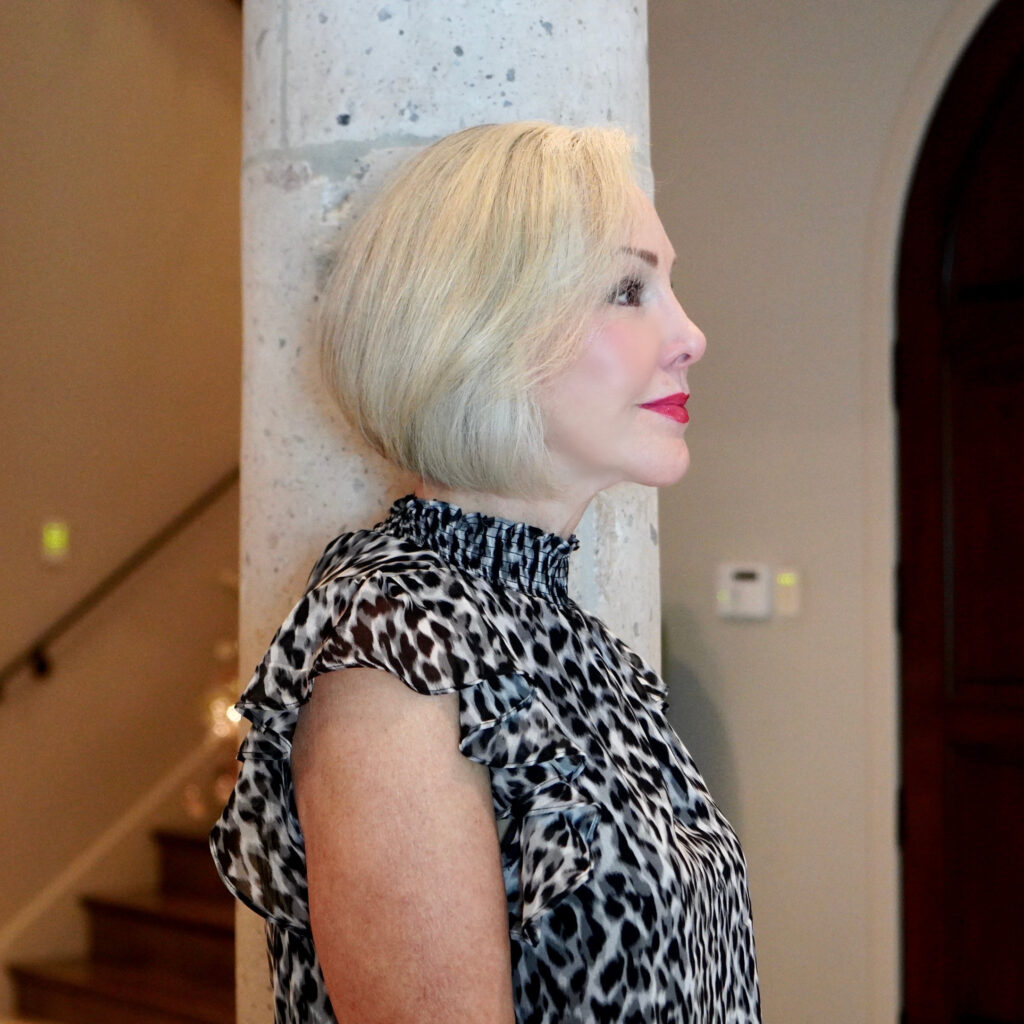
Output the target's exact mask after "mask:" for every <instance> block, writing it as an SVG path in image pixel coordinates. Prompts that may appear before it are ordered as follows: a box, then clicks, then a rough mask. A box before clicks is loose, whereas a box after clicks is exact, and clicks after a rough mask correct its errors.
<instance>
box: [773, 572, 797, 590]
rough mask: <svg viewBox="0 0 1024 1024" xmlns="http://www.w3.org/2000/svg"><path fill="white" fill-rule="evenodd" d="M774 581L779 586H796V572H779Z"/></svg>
mask: <svg viewBox="0 0 1024 1024" xmlns="http://www.w3.org/2000/svg"><path fill="white" fill-rule="evenodd" d="M775 582H776V583H778V585H779V586H780V587H795V586H796V573H795V572H780V573H779V574H778V576H776V577H775Z"/></svg>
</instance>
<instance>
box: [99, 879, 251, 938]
mask: <svg viewBox="0 0 1024 1024" xmlns="http://www.w3.org/2000/svg"><path fill="white" fill-rule="evenodd" d="M82 902H83V904H84V905H85V906H86V907H88V908H92V907H95V908H99V909H111V910H116V911H117V912H119V913H121V914H126V915H131V916H133V917H140V918H148V919H153V920H160V921H173V922H175V923H177V924H182V925H195V926H196V927H203V928H209V929H213V930H215V931H219V932H225V933H228V932H230V933H232V934H233V933H234V930H235V907H234V901H233V900H232V899H231V897H230V896H229V895H228V892H227V890H226V889H225V890H224V899H223V900H207V899H200V898H195V897H191V896H175V895H170V894H167V893H159V892H144V893H135V894H132V895H129V896H122V895H114V896H107V895H103V896H86V897H84V898H83V900H82Z"/></svg>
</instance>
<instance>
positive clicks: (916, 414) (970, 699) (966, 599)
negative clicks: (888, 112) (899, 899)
mask: <svg viewBox="0 0 1024 1024" xmlns="http://www.w3.org/2000/svg"><path fill="white" fill-rule="evenodd" d="M898 321H899V341H898V346H897V366H896V382H897V390H898V395H899V398H898V403H899V453H900V456H899V457H900V479H899V494H900V567H901V572H900V594H901V597H900V621H901V658H900V671H901V680H902V711H901V738H902V772H903V823H904V829H903V894H904V906H903V926H904V996H905V1007H906V1017H905V1019H906V1020H907V1022H908V1024H946V1022H956V1024H1021V1022H1024V966H1022V963H1024V4H1022V3H1021V2H1020V0H1001V2H1000V3H998V4H996V5H995V6H994V7H993V9H992V11H991V12H990V14H989V15H988V17H987V18H986V20H985V21H984V22H983V23H982V25H981V27H980V28H979V29H978V31H977V33H976V34H975V36H974V38H973V39H972V41H971V43H970V45H969V46H968V48H967V49H966V51H965V53H964V55H963V57H962V58H961V60H960V62H959V64H958V65H957V67H956V69H955V71H954V72H953V74H952V76H951V78H950V80H949V82H948V84H947V87H946V89H945V91H944V93H943V96H942V98H941V100H940V102H939V104H938V106H937V108H936V111H935V114H934V117H933V119H932V122H931V124H930V126H929V129H928V133H927V136H926V139H925V142H924V144H923V146H922V148H921V152H920V155H919V157H918V162H917V166H916V168H915V171H914V177H913V181H912V185H911V190H910V194H909V198H908V202H907V210H906V216H905V220H904V225H903V237H902V245H901V252H900V269H899V283H898Z"/></svg>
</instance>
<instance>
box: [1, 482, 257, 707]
mask: <svg viewBox="0 0 1024 1024" xmlns="http://www.w3.org/2000/svg"><path fill="white" fill-rule="evenodd" d="M238 475H239V473H238V466H235V467H233V468H232V469H230V470H229V471H228V472H227V473H225V474H224V475H223V476H222V477H221V478H220V479H219V480H218V481H217V482H216V483H215V484H214V485H213V486H212V487H210V488H208V489H207V490H205V491H204V492H203V493H202V494H201V495H199V497H198V498H196V500H195V501H193V502H192V503H191V504H190V505H189V506H188V507H187V508H185V509H183V510H182V511H181V512H179V513H178V515H176V516H175V517H174V518H173V519H172V520H171V521H170V522H169V523H167V525H166V526H164V527H163V529H161V530H158V531H157V532H156V533H154V534H153V536H152V537H150V538H149V540H147V541H146V542H145V544H143V545H141V547H139V548H137V549H136V550H135V551H133V552H132V554H130V555H129V556H128V557H127V558H126V559H125V560H124V561H123V562H122V563H121V564H120V565H119V566H118V567H117V568H116V569H114V571H113V572H111V573H108V574H107V575H106V576H104V577H103V579H101V580H100V581H99V583H97V584H96V586H95V587H93V588H92V590H90V591H89V592H88V593H87V594H86V595H85V596H84V597H82V598H81V600H79V601H77V602H76V603H75V604H73V605H72V606H71V607H70V608H69V609H68V610H67V611H66V612H64V614H63V615H61V616H60V617H59V618H58V619H55V620H54V621H53V622H52V623H51V624H50V625H49V626H47V627H46V629H44V630H43V631H42V632H41V633H40V634H39V635H38V636H37V637H36V638H35V639H34V640H33V641H32V642H31V643H30V644H28V645H27V646H26V647H24V648H23V649H22V650H21V651H20V652H19V653H18V654H16V655H15V656H14V657H13V658H11V660H10V661H8V662H7V664H6V665H4V667H3V668H2V669H0V700H2V699H3V692H4V684H5V683H6V682H7V680H8V679H10V678H11V677H12V676H14V675H16V674H17V673H18V672H20V671H22V670H23V669H26V668H30V669H32V671H33V673H34V674H35V675H36V676H39V677H40V678H41V677H43V676H47V675H49V673H50V669H51V667H52V666H51V662H50V657H49V655H48V654H47V648H48V647H49V646H50V645H51V644H52V643H53V642H54V640H56V639H57V638H58V637H60V636H62V635H63V634H64V633H65V632H67V630H69V629H70V628H71V627H72V626H73V625H75V623H77V622H78V620H79V619H81V618H83V617H84V616H85V615H87V614H88V613H89V612H90V611H92V609H93V608H95V607H96V605H98V604H99V603H100V602H101V601H103V600H104V598H106V597H107V595H108V594H110V593H111V592H112V591H113V590H116V589H117V587H119V586H120V585H121V584H122V583H123V582H124V581H125V580H126V579H127V578H128V577H129V576H131V575H132V573H134V572H135V570H136V569H139V568H140V567H141V566H143V565H144V564H145V563H146V562H148V561H149V560H150V559H151V558H152V557H153V555H155V554H156V553H157V552H158V551H159V550H160V549H161V548H162V547H164V545H166V544H167V543H168V542H169V541H171V540H173V539H174V538H175V537H176V536H177V535H178V534H179V533H181V531H182V530H184V529H185V527H186V526H188V525H189V524H190V523H191V522H192V521H193V520H194V519H196V518H197V517H198V516H200V515H202V513H203V512H205V511H206V510H207V509H208V508H209V507H210V506H211V505H212V504H213V503H214V502H215V501H217V500H218V499H219V498H220V497H222V496H223V495H224V494H226V493H227V492H228V491H229V490H230V489H231V488H232V487H233V486H234V485H235V483H236V482H237V481H238Z"/></svg>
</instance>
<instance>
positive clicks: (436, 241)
mask: <svg viewBox="0 0 1024 1024" xmlns="http://www.w3.org/2000/svg"><path fill="white" fill-rule="evenodd" d="M632 154H633V142H632V140H631V139H630V137H629V136H627V135H626V134H625V133H623V132H622V131H620V130H618V129H616V128H568V127H563V126H559V125H553V124H546V123H543V122H517V123H511V124H496V125H483V126H480V127H476V128H468V129H466V130H465V131H460V132H457V133H456V134H454V135H449V136H447V137H446V138H443V139H441V140H440V141H439V142H436V143H434V144H433V145H432V146H429V147H427V148H426V149H425V150H423V151H422V152H420V153H419V154H418V155H417V156H415V157H414V158H413V159H412V160H411V161H410V162H409V163H407V164H405V165H404V166H403V167H402V168H401V169H400V170H399V172H398V174H397V176H396V177H395V178H394V179H392V181H391V182H390V184H389V185H388V186H387V187H386V188H385V189H384V190H383V191H382V192H381V193H380V194H379V195H378V196H377V197H376V199H375V200H374V201H373V202H372V203H371V205H370V207H369V208H368V210H367V211H366V213H365V214H364V215H363V216H362V217H361V218H360V219H359V220H358V221H357V222H356V224H355V225H354V226H353V227H352V229H351V230H350V231H349V232H348V233H347V235H346V237H345V238H344V240H343V242H342V244H341V247H340V250H339V254H338V261H337V264H336V266H335V269H334V273H333V276H332V278H331V281H330V283H329V285H328V287H327V289H326V291H325V293H324V296H323V299H322V302H321V310H320V319H319V325H318V327H319V334H320V341H321V344H322V349H321V353H322V358H323V368H324V376H325V379H326V382H327V385H328V387H329V389H330V390H331V391H332V393H333V395H334V397H335V398H336V400H337V401H338V404H339V405H340V406H341V409H342V411H343V412H344V413H345V415H346V417H347V418H348V419H349V420H350V421H351V422H352V424H353V425H354V426H355V427H356V428H358V430H359V431H360V432H361V433H362V435H363V436H364V437H365V438H366V440H367V441H368V442H369V444H370V445H372V446H373V447H374V448H375V449H376V450H377V451H378V452H380V454H381V455H383V456H384V457H385V458H386V459H389V460H390V461H391V462H393V463H395V464H396V465H398V466H400V467H402V468H403V469H406V470H409V471H411V472H413V473H416V474H417V475H419V476H422V477H424V478H425V479H427V480H431V481H434V482H436V483H439V484H443V485H445V486H448V487H452V488H456V489H466V490H474V491H485V492H491V493H495V494H505V495H518V496H541V495H544V494H548V493H550V492H551V490H552V488H553V484H554V481H552V480H551V479H550V471H549V460H548V457H547V451H546V448H545V445H544V430H543V423H542V421H541V416H540V412H539V409H538V407H537V402H536V392H537V389H538V386H540V385H542V384H543V383H544V382H545V381H546V380H549V379H550V378H551V376H552V375H554V374H555V373H557V372H558V371H559V370H560V369H562V368H563V367H565V366H567V365H568V364H569V363H570V362H571V361H572V360H573V358H574V357H575V356H576V354H577V353H578V351H579V348H580V345H581V343H582V340H583V336H584V332H585V328H586V325H587V322H588V320H589V319H590V318H591V316H592V315H593V314H594V312H595V310H596V309H597V308H598V306H599V304H600V303H601V302H603V301H606V299H607V296H608V295H609V293H610V292H613V291H614V287H615V283H616V281H615V279H614V275H615V274H616V272H617V270H618V265H619V263H620V262H621V259H622V256H621V250H622V248H623V247H624V246H625V245H626V244H627V240H628V237H629V224H630V219H631V217H632V215H633V213H634V210H635V205H636V204H635V201H634V198H633V197H634V196H635V182H636V177H635V173H634V169H633V162H632Z"/></svg>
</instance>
